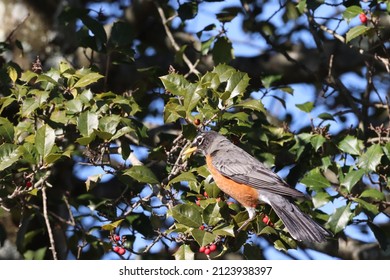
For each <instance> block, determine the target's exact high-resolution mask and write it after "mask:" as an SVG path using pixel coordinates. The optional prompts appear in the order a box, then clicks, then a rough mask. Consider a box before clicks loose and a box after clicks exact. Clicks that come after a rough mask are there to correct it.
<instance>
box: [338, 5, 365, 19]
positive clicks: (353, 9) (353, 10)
mask: <svg viewBox="0 0 390 280" xmlns="http://www.w3.org/2000/svg"><path fill="white" fill-rule="evenodd" d="M362 12H363V9H362V8H361V7H360V6H356V5H353V6H349V7H348V8H347V9H346V10H345V11H344V12H343V18H344V19H345V20H347V22H349V21H350V20H351V19H353V18H354V17H356V16H357V15H359V14H360V13H362Z"/></svg>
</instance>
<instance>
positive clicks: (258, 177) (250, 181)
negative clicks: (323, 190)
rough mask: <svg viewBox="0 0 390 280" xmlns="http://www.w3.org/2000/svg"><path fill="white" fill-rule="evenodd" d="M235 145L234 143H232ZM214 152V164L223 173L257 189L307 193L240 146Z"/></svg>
mask: <svg viewBox="0 0 390 280" xmlns="http://www.w3.org/2000/svg"><path fill="white" fill-rule="evenodd" d="M231 145H232V146H233V144H231ZM223 148H224V149H218V150H216V151H214V153H213V154H212V158H213V165H214V166H215V168H216V169H217V170H218V171H219V172H221V174H222V175H224V176H226V177H228V178H230V179H232V180H233V181H235V182H237V183H241V184H246V185H249V186H251V187H253V188H255V189H259V190H265V191H268V192H270V193H274V194H279V195H283V196H289V197H305V195H304V194H303V193H301V192H299V191H297V190H295V189H293V188H291V187H290V186H288V185H287V183H286V182H284V181H283V180H282V179H281V178H280V177H279V176H278V175H277V174H276V173H274V172H273V171H272V170H270V169H268V168H267V167H265V166H264V164H262V163H261V162H260V161H258V160H257V159H255V158H254V157H252V156H251V155H249V154H248V153H246V152H245V151H244V150H242V149H241V148H239V147H236V146H233V147H229V148H228V147H223Z"/></svg>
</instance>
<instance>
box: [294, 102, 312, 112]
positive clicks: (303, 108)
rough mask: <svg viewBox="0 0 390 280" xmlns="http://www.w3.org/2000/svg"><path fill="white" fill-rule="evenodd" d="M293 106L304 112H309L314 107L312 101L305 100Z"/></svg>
mask: <svg viewBox="0 0 390 280" xmlns="http://www.w3.org/2000/svg"><path fill="white" fill-rule="evenodd" d="M295 106H296V107H297V108H298V109H299V110H301V111H303V112H306V113H310V112H311V111H312V110H313V108H314V104H313V102H305V103H302V104H296V105H295Z"/></svg>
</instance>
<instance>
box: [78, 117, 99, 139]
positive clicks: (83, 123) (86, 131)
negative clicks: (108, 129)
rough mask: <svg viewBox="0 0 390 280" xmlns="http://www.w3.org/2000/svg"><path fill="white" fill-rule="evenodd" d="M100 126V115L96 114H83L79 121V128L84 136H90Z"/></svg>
mask: <svg viewBox="0 0 390 280" xmlns="http://www.w3.org/2000/svg"><path fill="white" fill-rule="evenodd" d="M98 126H99V120H98V115H97V114H96V113H94V112H90V111H85V112H82V113H81V114H80V116H79V118H78V121H77V127H78V129H79V130H80V134H81V135H82V136H86V137H88V136H90V135H91V134H92V133H93V131H94V129H97V128H98Z"/></svg>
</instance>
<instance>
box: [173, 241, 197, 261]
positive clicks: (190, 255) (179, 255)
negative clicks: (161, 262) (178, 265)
mask: <svg viewBox="0 0 390 280" xmlns="http://www.w3.org/2000/svg"><path fill="white" fill-rule="evenodd" d="M173 255H174V256H175V259H176V260H194V258H195V253H194V252H192V250H191V247H190V246H189V245H187V244H182V245H181V246H180V247H179V248H178V249H177V251H176V252H175V253H174V254H173Z"/></svg>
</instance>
